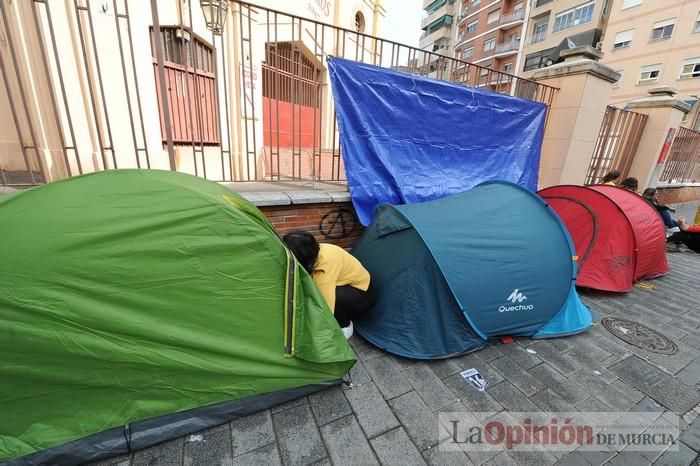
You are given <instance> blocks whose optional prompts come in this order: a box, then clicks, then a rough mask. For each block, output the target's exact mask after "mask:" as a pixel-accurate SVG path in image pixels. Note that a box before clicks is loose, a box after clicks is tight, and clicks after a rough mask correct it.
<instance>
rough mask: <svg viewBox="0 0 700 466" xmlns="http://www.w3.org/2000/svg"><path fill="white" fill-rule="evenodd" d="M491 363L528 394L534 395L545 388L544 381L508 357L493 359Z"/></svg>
mask: <svg viewBox="0 0 700 466" xmlns="http://www.w3.org/2000/svg"><path fill="white" fill-rule="evenodd" d="M490 364H491V365H492V366H493V367H494V369H496V370H497V371H498V372H500V373H501V374H502V375H503V376H504V377H506V378H507V379H508V381H510V382H512V383H513V384H514V385H515V386H516V387H518V389H520V391H522V392H523V393H525V394H526V395H527V396H530V395H534V394H535V393H537V392H539V391H540V390H542V389H544V384H543V383H542V381H540V380H538V379H537V378H536V377H533V376H532V375H531V374H530V373H529V372H527V371H525V370H523V369H521V367H520V366H519V365H518V364H517V363H515V362H514V361H512V360H511V359H509V358H508V357H504V358H499V359H496V360H494V361H491V363H490Z"/></svg>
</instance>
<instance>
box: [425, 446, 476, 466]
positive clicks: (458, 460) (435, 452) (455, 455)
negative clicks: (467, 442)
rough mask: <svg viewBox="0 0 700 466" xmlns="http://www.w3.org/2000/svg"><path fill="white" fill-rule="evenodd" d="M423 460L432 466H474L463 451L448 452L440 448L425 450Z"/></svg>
mask: <svg viewBox="0 0 700 466" xmlns="http://www.w3.org/2000/svg"><path fill="white" fill-rule="evenodd" d="M423 459H425V461H426V463H428V465H430V466H472V465H473V464H474V463H472V462H471V461H469V458H468V457H467V455H466V454H465V453H464V452H463V451H462V450H456V451H447V450H443V449H441V448H440V447H439V446H438V447H435V448H431V449H429V450H425V451H424V452H423Z"/></svg>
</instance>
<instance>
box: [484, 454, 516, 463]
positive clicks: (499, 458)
mask: <svg viewBox="0 0 700 466" xmlns="http://www.w3.org/2000/svg"><path fill="white" fill-rule="evenodd" d="M517 464H518V463H517V461H515V460H514V459H513V457H512V456H510V455H509V454H508V453H506V452H505V451H502V452H500V453H498V454H497V455H496V456H494V457H493V458H491V459H490V460H488V461H487V462H486V463H484V466H517Z"/></svg>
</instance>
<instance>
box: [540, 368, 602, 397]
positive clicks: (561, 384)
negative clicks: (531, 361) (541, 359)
mask: <svg viewBox="0 0 700 466" xmlns="http://www.w3.org/2000/svg"><path fill="white" fill-rule="evenodd" d="M529 373H530V374H531V375H532V376H533V377H535V378H536V379H538V380H539V381H540V382H541V383H542V384H543V385H544V386H545V387H547V388H549V389H550V390H552V391H553V392H555V393H556V394H557V395H559V396H560V397H561V398H562V399H563V400H564V401H566V402H567V403H569V404H572V405H577V404H579V403H581V402H582V401H584V400H586V399H588V398H589V397H590V393H589V392H588V391H586V390H584V389H583V387H581V386H580V385H578V384H576V383H575V381H574V380H569V379H567V378H566V377H564V376H563V375H561V374H560V373H559V372H558V371H556V370H554V369H552V368H551V367H549V365H547V364H540V365H539V366H536V367H533V368H532V369H530V370H529Z"/></svg>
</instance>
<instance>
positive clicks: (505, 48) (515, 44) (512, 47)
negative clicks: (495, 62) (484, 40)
mask: <svg viewBox="0 0 700 466" xmlns="http://www.w3.org/2000/svg"><path fill="white" fill-rule="evenodd" d="M519 48H520V41H519V40H513V41H510V42H504V43H502V44H496V55H498V54H499V53H507V52H513V51H515V52H517V51H518V49H519Z"/></svg>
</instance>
